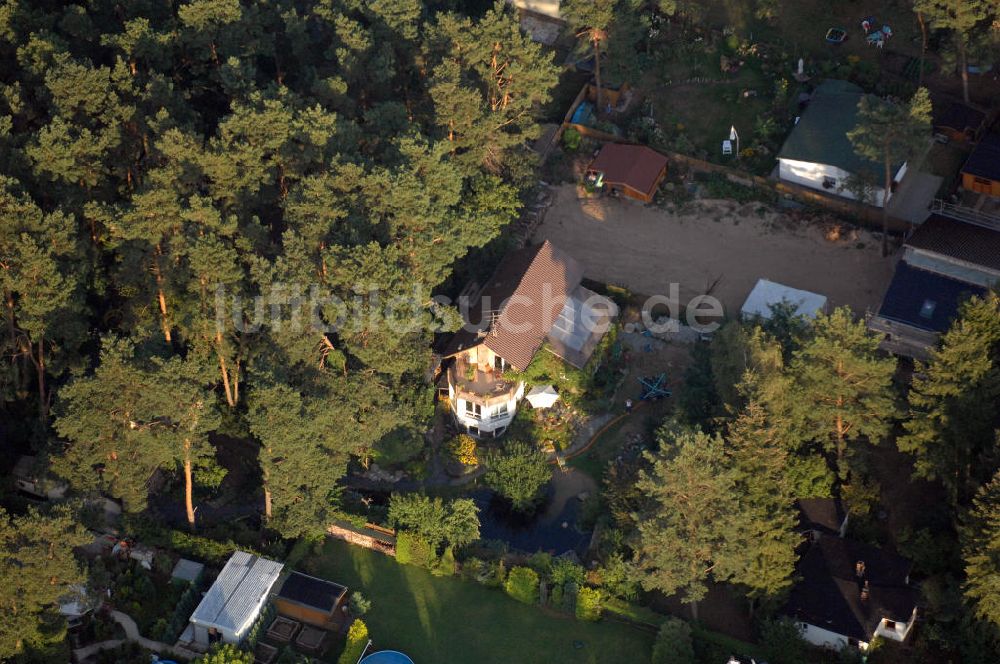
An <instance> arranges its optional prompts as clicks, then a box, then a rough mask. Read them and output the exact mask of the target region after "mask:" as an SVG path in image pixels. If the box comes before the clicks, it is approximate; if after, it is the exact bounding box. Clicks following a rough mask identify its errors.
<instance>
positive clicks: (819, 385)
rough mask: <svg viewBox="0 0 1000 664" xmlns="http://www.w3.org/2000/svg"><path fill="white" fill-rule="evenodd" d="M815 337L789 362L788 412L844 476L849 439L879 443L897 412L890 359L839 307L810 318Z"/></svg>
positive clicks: (859, 323)
mask: <svg viewBox="0 0 1000 664" xmlns="http://www.w3.org/2000/svg"><path fill="white" fill-rule="evenodd" d="M813 330H814V332H813V337H812V339H811V340H810V341H808V342H807V343H806V344H805V345H804V346H803V347H802V349H801V350H799V351H798V352H796V353H795V355H794V357H793V359H792V363H791V365H790V367H789V370H790V375H791V376H792V379H793V386H792V390H793V394H794V395H795V398H794V399H790V400H789V401H788V407H789V414H790V417H791V419H792V420H793V421H794V422H795V423H796V427H797V429H798V430H799V431H800V432H801V436H802V440H803V441H817V442H820V443H822V444H823V445H824V446H825V447H826V449H827V450H828V451H832V452H833V453H834V454H835V457H836V460H837V467H838V471H839V473H840V476H841V479H847V475H848V464H847V455H848V451H849V447H848V446H849V444H850V443H852V442H857V441H859V440H867V441H869V442H870V443H872V444H877V443H878V442H879V441H880V440H881V439H882V438H883V437H884V436H885V435H886V433H887V432H888V430H889V425H890V423H891V422H892V419H893V417H894V415H895V404H894V400H893V391H892V376H893V373H894V372H895V368H896V362H895V360H894V359H887V358H883V357H880V356H879V354H878V339H877V338H875V337H874V336H873V335H871V334H870V333H869V332H868V330H867V329H866V328H865V324H864V322H863V321H855V320H854V318H853V316H852V315H851V312H850V310H849V309H847V308H844V307H841V308H838V309H836V310H834V312H833V313H832V314H830V315H829V316H826V315H820V316H818V317H817V318H816V320H815V321H814V323H813Z"/></svg>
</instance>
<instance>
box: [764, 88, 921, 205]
mask: <svg viewBox="0 0 1000 664" xmlns="http://www.w3.org/2000/svg"><path fill="white" fill-rule="evenodd" d="M863 96H864V92H863V91H862V90H861V88H859V87H858V86H856V85H854V84H853V83H849V82H847V81H837V80H830V81H824V82H823V83H822V84H820V85H819V87H817V88H816V90H815V91H814V92H813V95H812V99H811V100H810V101H809V106H808V107H806V109H805V111H803V113H802V117H801V118H799V121H798V123H797V124H796V125H795V127H794V128H793V129H792V133H791V134H789V135H788V138H787V139H786V140H785V145H784V146H782V148H781V152H779V153H778V177H779V178H780V179H781V180H784V181H786V182H790V183H793V184H797V185H801V186H803V187H809V188H811V189H817V190H819V191H822V192H825V193H827V194H832V195H835V196H842V197H843V198H850V199H857V198H858V197H857V196H856V195H855V193H854V192H852V191H850V189H848V180H849V178H850V177H851V176H852V175H861V174H868V175H870V176H871V179H872V183H873V186H872V190H871V197H870V199H869V200H868V201H867V202H868V203H870V204H872V205H874V206H876V207H882V196H883V192H884V188H883V187H881V186H880V185H879V184H878V183H880V182H882V181H883V178H882V177H881V176H880V174H881V173H882V166H881V165H880V164H877V163H875V162H873V161H870V160H868V159H865V158H863V157H859V156H858V155H857V154H855V152H854V146H853V145H851V141H850V139H849V138H847V132H849V131H851V130H852V129H854V127H855V126H856V125H857V119H858V102H859V101H861V98H862V97H863ZM893 170H894V172H895V176H894V177H893V182H894V183H898V182H899V181H900V180H902V179H903V175H905V174H906V164H905V163H903V164H900V165H898V166H895V167H894V168H893ZM889 197H890V198H891V197H892V192H891V191H890V192H889Z"/></svg>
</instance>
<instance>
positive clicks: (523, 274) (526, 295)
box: [443, 240, 617, 437]
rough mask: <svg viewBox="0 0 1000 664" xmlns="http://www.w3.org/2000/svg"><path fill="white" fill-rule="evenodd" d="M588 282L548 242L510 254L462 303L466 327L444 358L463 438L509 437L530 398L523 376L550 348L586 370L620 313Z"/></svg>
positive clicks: (577, 267)
mask: <svg viewBox="0 0 1000 664" xmlns="http://www.w3.org/2000/svg"><path fill="white" fill-rule="evenodd" d="M582 278H583V270H582V268H581V266H580V264H579V263H577V262H576V261H575V260H573V259H572V258H571V257H570V256H569V255H567V254H566V253H565V252H563V251H562V250H560V249H559V248H557V247H556V246H555V245H553V244H552V243H551V242H549V241H547V240H546V241H545V242H543V243H542V244H539V245H535V246H533V247H525V248H524V249H519V250H517V251H514V252H511V253H510V254H508V255H507V256H506V257H504V259H503V260H502V261H501V262H500V265H499V266H498V267H497V269H496V271H495V272H494V273H493V276H492V277H491V278H490V280H489V282H488V283H487V284H486V285H485V286H484V287H483V288H481V289H474V288H473V289H471V290H472V291H477V290H478V292H475V293H474V295H472V296H471V297H468V298H465V299H463V298H459V299H460V301H459V306H460V308H461V309H462V310H463V312H462V313H463V318H464V320H465V326H464V327H463V328H462V329H461V330H459V331H458V332H457V333H455V335H454V336H453V337H452V338H451V340H450V341H449V343H448V344H447V346H446V348H445V350H444V352H443V357H444V358H445V359H446V361H447V362H448V364H447V368H446V371H445V373H444V375H445V377H446V379H447V385H448V389H447V394H448V401H449V404H450V407H451V411H452V413H453V414H454V416H455V420H456V422H457V423H458V424H459V426H460V427H461V428H462V430H463V431H465V432H467V433H469V434H471V435H473V436H476V437H483V436H499V435H501V434H503V433H504V432H505V431H506V430H507V427H508V426H510V423H511V421H512V420H513V419H514V415H515V414H516V412H517V406H518V403H519V402H520V400H521V398H522V397H523V396H524V393H525V387H526V386H525V383H524V381H523V380H521V379H520V378H519V377H518V372H521V371H524V369H526V368H527V367H528V365H529V364H531V361H532V360H533V359H534V357H535V355H536V354H537V353H538V352H539V350H541V349H542V348H543V346H544V348H545V350H546V351H548V352H551V353H553V354H555V355H556V356H558V357H560V358H562V359H563V360H564V361H565V362H567V363H569V364H571V365H573V366H575V367H583V366H584V365H585V364H586V363H587V360H588V359H589V358H590V356H591V354H592V353H593V352H594V349H595V348H596V347H597V344H598V343H599V342H600V340H601V337H603V336H604V333H605V332H606V331H607V330H608V327H609V325H610V324H611V321H612V320H613V319H614V317H615V316H616V315H617V310H616V307H615V305H614V303H612V302H611V301H610V300H609V299H607V298H605V297H603V296H600V295H597V294H596V293H594V292H592V291H590V290H587V289H586V288H584V287H583V286H581V285H580V281H581V279H582ZM467 290H470V289H467Z"/></svg>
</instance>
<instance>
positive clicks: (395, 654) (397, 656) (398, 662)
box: [361, 650, 413, 664]
mask: <svg viewBox="0 0 1000 664" xmlns="http://www.w3.org/2000/svg"><path fill="white" fill-rule="evenodd" d="M361 664H413V660H412V659H410V658H409V657H407V656H406V655H404V654H403V653H401V652H399V651H397V650H380V651H378V652H375V653H372V654H370V655H368V656H367V657H365V658H364V659H363V660H361Z"/></svg>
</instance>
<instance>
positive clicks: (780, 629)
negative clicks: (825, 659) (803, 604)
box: [760, 618, 809, 664]
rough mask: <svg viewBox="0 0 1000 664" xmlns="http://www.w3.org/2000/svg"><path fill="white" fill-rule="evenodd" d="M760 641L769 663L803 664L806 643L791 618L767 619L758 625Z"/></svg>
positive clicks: (805, 660)
mask: <svg viewBox="0 0 1000 664" xmlns="http://www.w3.org/2000/svg"><path fill="white" fill-rule="evenodd" d="M760 643H761V646H763V648H764V653H765V654H766V655H767V661H768V662H771V664H804V663H805V662H807V661H809V657H808V644H806V642H805V641H804V640H803V639H802V633H801V632H800V631H799V628H798V626H797V625H796V624H795V622H793V621H792V620H788V619H787V618H786V619H781V620H767V621H764V622H763V623H762V624H761V626H760Z"/></svg>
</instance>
